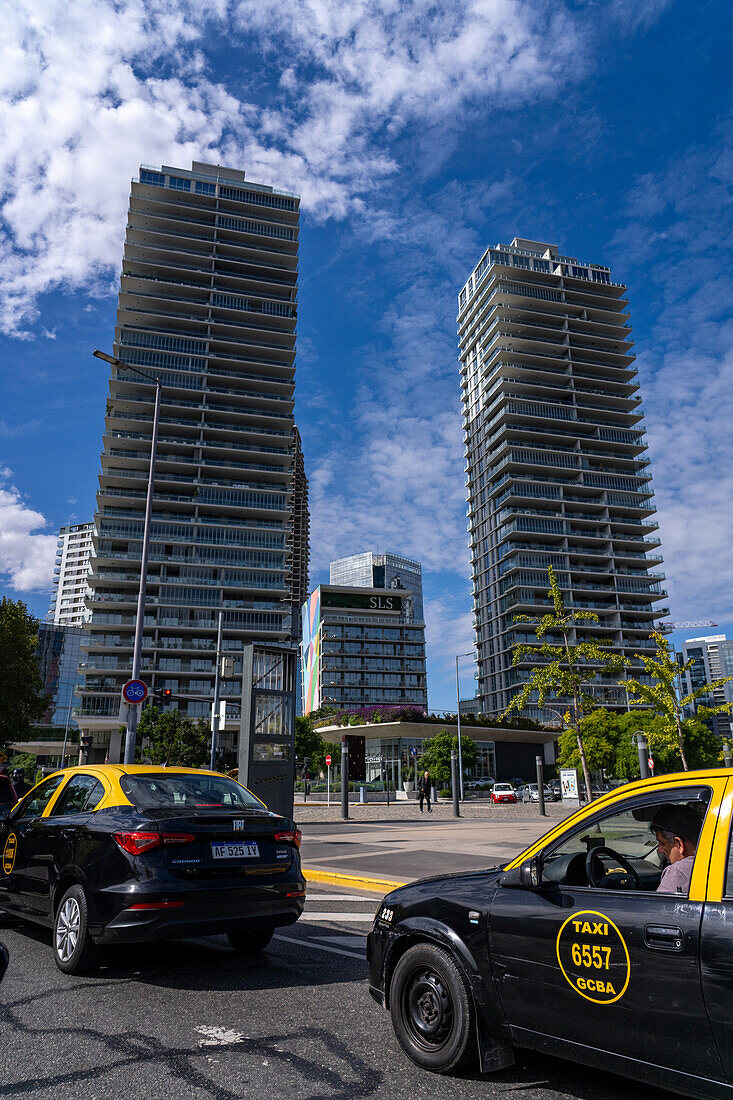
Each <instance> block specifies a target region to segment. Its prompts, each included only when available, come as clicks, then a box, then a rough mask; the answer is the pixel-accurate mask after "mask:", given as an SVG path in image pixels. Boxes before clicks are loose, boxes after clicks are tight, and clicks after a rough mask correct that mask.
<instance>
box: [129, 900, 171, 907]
mask: <svg viewBox="0 0 733 1100" xmlns="http://www.w3.org/2000/svg"><path fill="white" fill-rule="evenodd" d="M182 905H183V902H182V901H141V902H138V904H137V905H128V907H127V908H128V909H180V908H181V907H182Z"/></svg>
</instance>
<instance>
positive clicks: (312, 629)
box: [301, 588, 321, 714]
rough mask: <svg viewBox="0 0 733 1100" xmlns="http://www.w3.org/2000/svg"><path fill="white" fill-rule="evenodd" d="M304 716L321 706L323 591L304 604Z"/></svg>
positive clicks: (317, 592) (313, 593)
mask: <svg viewBox="0 0 733 1100" xmlns="http://www.w3.org/2000/svg"><path fill="white" fill-rule="evenodd" d="M302 615H303V641H302V643H301V646H302V653H303V660H302V669H303V714H310V713H311V712H312V711H314V710H318V708H319V707H320V705H321V693H320V684H319V680H320V673H321V589H320V588H317V589H316V590H315V592H312V593H311V595H310V596H309V597H308V599H307V600H306V602H305V603H304V604H303V610H302Z"/></svg>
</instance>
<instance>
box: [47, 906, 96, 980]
mask: <svg viewBox="0 0 733 1100" xmlns="http://www.w3.org/2000/svg"><path fill="white" fill-rule="evenodd" d="M53 954H54V958H55V960H56V965H57V966H58V968H59V970H63V972H64V974H86V973H87V971H88V970H90V969H91V967H92V965H93V963H94V959H95V956H96V954H97V945H96V943H95V942H94V940H93V939H92V937H91V936H90V935H89V909H88V906H87V898H86V894H85V893H84V890H83V888H82V887H81V886H72V887H71V888H70V889H69V890H67V891H66V893H65V894H64V896H63V897H62V899H61V902H60V903H59V907H58V909H57V910H56V919H55V921H54V924H53Z"/></svg>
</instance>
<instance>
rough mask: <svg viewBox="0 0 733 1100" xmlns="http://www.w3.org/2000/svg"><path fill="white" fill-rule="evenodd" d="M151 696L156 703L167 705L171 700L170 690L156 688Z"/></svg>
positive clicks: (171, 693)
mask: <svg viewBox="0 0 733 1100" xmlns="http://www.w3.org/2000/svg"><path fill="white" fill-rule="evenodd" d="M152 694H153V699H154V700H155V701H156V703H167V702H168V701H169V700H171V699H172V698H173V692H172V691H171V689H170V688H156V689H155V691H154V692H153V693H152Z"/></svg>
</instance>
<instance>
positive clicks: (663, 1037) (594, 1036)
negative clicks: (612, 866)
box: [489, 780, 725, 1080]
mask: <svg viewBox="0 0 733 1100" xmlns="http://www.w3.org/2000/svg"><path fill="white" fill-rule="evenodd" d="M704 786H705V789H706V792H709V794H710V798H711V801H710V806H709V808H708V812H707V815H706V818H705V823H704V825H703V830H702V833H701V837H700V842H699V845H698V852H697V857H696V861H695V865H694V870H693V878H692V884H691V889H690V897H689V898H683V897H682V896H681V895H673V894H667V895H665V894H661V893H656V892H652V891H647V890H638V889H618V888H613V889H610V888H608V887H606V888H604V887H603V885H601V886H600V887H593V886H588V885H587V879H584V876H583V875H582V874H581V869H583V868H584V864H585V858H586V855H587V850H588V848H590V847H592V846H593V842H594V840H595V842H596V843H597V842H598V840H599V839H601V840H603V841H604V842H605V844H606V845H607V847H613V840H612V839H610V838H613V837H617V836H619V834H620V833H621V834H622V833H623V822H624V821H629V822H633V816H632V813H631V811H633V810H637V811H642V813H644V812H647V813H648V812H649V810H650V809H651V807H652V805H654V804H659V803H660V802H664V801H665V800H667V799H669V800H670V801H671V800H673V797H674V796H678V795H679V785H678V784H676V785H675V790H674V791H672V790H662V791H661V792H659V791H658V790H656V791H655V792H654V794H653V795H638V796H636V797H634V796H631V795H630V796H627V798H625V799H620V800H617V801H616V802H614V803H612V804H610V805H609V806H608V808H607V809H605V810H602V811H599V812H598V814H596V815H590V816H588V817H586V818H585V819H584V820H583V823H582V825H580V826H578V825H575V826H574V827H573V828H571V829H568V831H567V832H566V833H565V834H564V835H562V836H561V837H560V838H558V839H556V840H555V841H554V842H551V843H550V844H548V845H547V847H546V849H545V853H544V854H545V855H546V858H547V859H548V872H549V868H551V866H552V862H551V860H552V854H553V852H558V851H562V845H563V844H565V845H566V849H567V850H569V851H570V852H571V853H572V852H573V850H574V849H573V844H575V843H576V842H577V843H578V845H579V848H578V856H577V858H576V857H571V858H572V859H573V863H571V864H568V866H569V868H570V870H571V871H572V873H571V874H569V877H570V878H571V879H572V880H573V881H576V882H582V881H584V882H585V885H577V886H574V885H571V884H569V883H568V882H565V881H560V882H559V883H557V884H553V883H551V882H548V883H547V884H545V882H544V879H543V885H542V887H541V888H540V889H538V890H530V889H524V888H517V887H512V886H506V887H505V886H501V887H500V888H499V890H498V891H497V893H496V895H495V898H494V902H493V904H492V907H491V912H490V921H489V936H490V952H491V961H492V965H493V968H494V977H495V979H496V984H497V989H498V992H499V995H500V997H501V1000H502V1004H503V1007H504V1011H505V1014H506V1018H507V1022H508V1023H509V1025H510V1027H511V1029H512V1032H513V1035H514V1037H515V1041H516V1042H518V1043H519V1044H523V1045H527V1046H533V1047H541V1048H544V1049H547V1050H554V1051H555V1052H556V1053H560V1054H565V1055H568V1056H570V1057H573V1056H575V1057H577V1058H578V1060H580V1061H582V1060H583V1050H584V1048H586V1047H591V1048H595V1049H597V1050H601V1051H606V1052H608V1061H607V1065H608V1068H613V1063H614V1060H615V1061H616V1062H617V1065H618V1066H619V1068H621V1062H622V1061H623V1062H624V1065H623V1068H624V1071H625V1072H627V1073H628V1072H633V1063H631V1066H630V1063H629V1061H628V1060H629V1059H633V1060H635V1061H637V1062H640V1063H643V1064H645V1065H647V1066H648V1065H649V1064H653V1065H657V1066H660V1067H664V1069H665V1070H671V1071H673V1072H677V1073H683V1074H690V1075H693V1076H702V1077H708V1078H712V1079H713V1080H721V1079H723V1071H722V1064H721V1060H720V1057H719V1054H718V1050H717V1046H716V1043H715V1041H714V1039H713V1035H712V1031H711V1027H710V1023H709V1021H708V1016H707V1013H706V1011H705V1004H704V1001H703V997H702V990H701V987H700V977H699V948H700V928H701V923H702V916H703V906H704V899H705V889H706V879H707V868H708V862H709V857H710V851H711V847H712V838H713V835H714V832H715V824H716V819H717V808H718V805H719V803H720V801H721V799H722V793H723V790H724V786H725V780H723V782H722V785H721V783H720V782H719V781H717V782H716V781H711V782H706V783H705V785H704ZM696 787H697V790H693V789H692V788H691V787H690V786H687V787H686V788H684V791H683V794H684V796H685V797H688V796H689V797H692V798H694V797H696V796H697V794H698V793H699V792H700V789H701V787H702V784H700V782H699V781H698V783H697V785H696ZM645 807H646V810H645ZM614 815H615V816H614ZM645 828H648V826H646V825H644V824H642V825H641V826H640V827H639V831H640V834H641V835H643V831H644V829H645ZM594 830H595V833H596V834H597V835H595V836H594ZM587 837H591V838H592V839H591V840H587V839H586V838H587ZM616 843H617V844H618V845H619V849H620V848H621V845H622V841H621V840H617V841H616ZM566 858H567V857H566ZM650 869H651V870H652V873H653V868H650ZM553 1040H555V1041H554V1042H553ZM557 1040H559V1041H560V1042H557ZM660 1080H661V1079H660Z"/></svg>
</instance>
